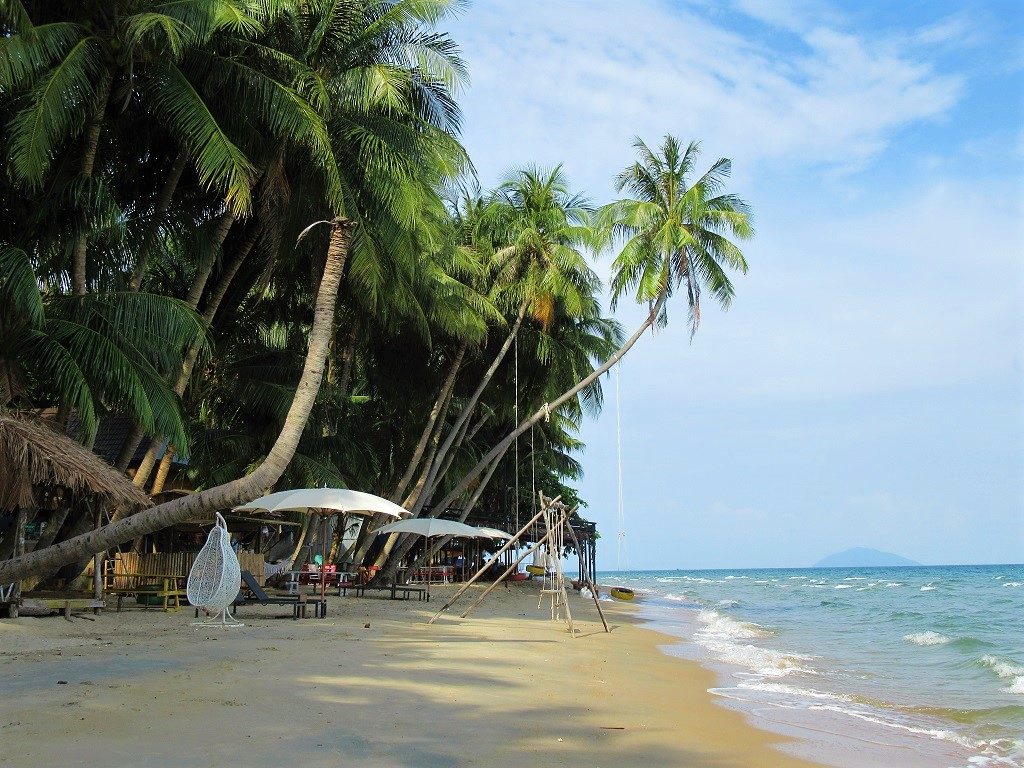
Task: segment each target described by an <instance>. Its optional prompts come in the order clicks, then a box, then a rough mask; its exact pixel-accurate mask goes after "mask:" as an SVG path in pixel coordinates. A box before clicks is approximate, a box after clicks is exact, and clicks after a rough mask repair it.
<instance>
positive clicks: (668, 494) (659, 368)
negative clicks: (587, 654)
mask: <svg viewBox="0 0 1024 768" xmlns="http://www.w3.org/2000/svg"><path fill="white" fill-rule="evenodd" d="M444 28H445V30H446V31H448V32H450V33H451V35H452V36H453V37H454V38H455V40H456V41H457V42H458V43H459V45H460V47H461V50H462V54H463V57H464V59H465V60H466V62H467V64H468V67H469V72H470V78H471V82H470V85H469V86H468V87H467V89H466V90H465V91H464V92H463V93H462V95H461V98H460V103H461V105H462V108H463V111H464V124H463V139H464V143H465V145H466V147H467V149H468V150H469V153H470V157H471V158H472V160H473V162H474V165H475V167H476V169H477V172H478V174H479V177H480V181H481V183H482V184H483V186H484V187H485V188H486V187H489V186H493V185H494V184H495V183H496V181H497V180H498V179H500V178H501V177H502V176H503V175H504V174H505V173H506V172H507V171H509V170H510V169H512V168H514V167H516V166H523V165H527V164H538V165H541V166H552V165H555V164H557V163H562V164H563V167H564V170H565V172H566V174H567V175H568V177H569V179H570V180H571V182H572V184H573V185H574V187H575V188H577V189H579V190H582V191H584V192H585V193H586V194H587V196H588V197H589V198H590V200H591V201H592V202H593V203H594V204H602V203H605V202H608V201H609V200H612V199H615V197H616V193H615V190H614V187H613V182H612V180H613V177H614V175H615V174H616V173H617V172H618V171H619V170H620V169H622V168H623V167H625V166H626V165H627V164H629V163H630V162H632V160H633V158H634V151H633V149H632V142H633V140H634V137H636V136H639V137H641V138H643V139H644V140H645V141H646V142H648V143H649V144H657V143H658V142H659V141H660V140H661V139H662V137H663V136H664V135H665V134H666V133H672V134H674V135H675V136H677V137H679V138H680V139H681V140H682V141H688V140H690V139H698V140H699V141H700V142H701V144H702V147H703V150H704V153H703V162H704V165H708V164H710V163H711V162H713V161H714V160H715V159H717V158H718V157H722V156H725V157H729V158H731V159H732V161H733V176H732V180H731V185H730V186H731V190H732V191H733V192H735V193H737V194H739V195H740V196H741V197H743V198H744V199H746V200H747V201H748V202H749V203H750V204H751V206H752V207H753V210H754V224H755V228H756V230H757V234H756V237H755V238H754V239H753V240H752V241H750V242H749V243H746V244H745V245H744V253H745V254H746V257H747V260H748V262H749V265H750V269H749V273H748V274H747V275H742V276H737V277H736V281H735V282H736V299H735V302H734V304H733V306H732V307H731V308H730V309H729V311H728V312H722V311H719V310H717V309H712V306H711V304H710V303H708V304H706V305H705V306H704V316H703V320H702V323H701V327H700V329H699V331H698V332H697V334H696V336H695V337H694V338H693V340H692V341H691V340H690V338H689V333H688V330H687V326H686V311H685V306H684V305H683V304H682V303H681V302H680V301H679V300H678V298H677V299H676V300H675V301H674V303H673V304H671V305H670V307H669V319H670V322H669V326H668V328H666V329H664V330H662V331H659V332H658V333H657V334H656V335H650V334H648V335H647V336H646V337H644V338H643V339H641V340H640V342H639V343H638V344H637V346H636V347H634V349H633V350H632V351H631V352H630V353H629V355H628V356H627V357H626V358H625V359H624V361H623V362H622V364H621V370H620V391H621V397H620V407H621V411H620V413H621V420H622V432H621V437H622V453H623V456H622V473H623V488H622V490H623V497H624V501H625V527H624V530H625V536H624V537H622V538H621V542H622V543H623V544H624V547H623V550H624V551H623V557H622V561H621V565H622V566H623V567H627V566H628V567H631V568H638V569H641V568H651V569H653V568H715V567H723V568H728V567H737V568H738V567H796V566H805V565H811V564H813V563H814V562H816V561H817V560H819V559H820V558H822V557H824V556H826V555H828V554H831V553H833V552H836V551H839V550H843V549H846V548H849V547H854V546H867V547H874V548H876V549H881V550H885V551H890V552H895V553H898V554H900V555H903V556H905V557H909V558H911V559H914V560H917V561H920V562H922V563H927V564H948V563H1006V562H1022V561H1024V120H1022V118H1024V3H1020V2H1018V1H1017V0H1009V1H1007V2H971V1H970V0H966V1H964V2H955V3H944V2H939V1H937V0H927V1H925V0H921V1H920V2H912V1H911V0H907V1H906V2H900V3H890V2H881V1H877V2H851V3H845V4H839V3H831V2H817V1H816V0H806V1H804V0H715V1H713V0H693V1H692V2H683V0H672V1H669V0H633V1H626V2H622V1H621V0H585V1H584V0H578V1H577V0H562V1H560V2H555V1H554V0H546V1H545V0H477V2H475V3H473V4H472V5H470V6H468V7H467V8H466V9H464V10H463V11H462V12H461V13H460V14H459V15H458V17H456V18H455V19H454V20H450V21H448V22H447V23H446V24H445V26H444ZM597 270H598V272H599V273H600V274H601V275H602V278H603V279H604V280H605V281H606V282H607V279H608V276H609V274H610V254H601V255H600V256H599V257H598V258H597ZM616 316H617V317H618V319H619V320H620V321H621V322H622V323H623V325H624V326H625V328H626V329H627V330H628V329H630V328H633V327H636V326H637V325H638V324H639V323H640V321H641V320H642V316H643V313H642V310H641V309H640V308H639V307H637V306H635V305H629V303H628V302H622V303H620V305H619V307H618V309H617V311H616ZM606 386H607V387H608V388H607V389H606V392H607V394H608V397H607V399H606V406H605V410H604V413H603V414H602V416H601V417H600V418H599V419H598V420H596V421H589V422H588V423H586V424H585V426H584V428H583V430H582V438H583V439H584V440H585V442H586V443H587V448H586V451H585V452H584V453H583V454H582V455H581V457H580V458H581V461H582V463H583V466H584V469H585V472H586V475H585V477H584V478H583V479H582V481H581V482H580V488H581V492H582V495H583V497H584V498H585V499H587V501H588V502H589V507H588V509H587V510H586V511H585V515H586V516H587V517H589V518H591V519H594V520H595V521H596V522H597V523H598V527H599V530H600V531H601V534H602V539H601V541H600V542H599V549H598V565H599V567H600V568H602V569H613V568H615V567H616V566H617V565H618V564H619V562H620V561H619V560H618V552H617V550H618V544H619V542H620V538H619V536H618V535H617V531H618V525H617V522H616V511H617V506H616V498H617V485H616V467H617V459H616V427H615V421H616V419H615V398H614V380H612V379H608V380H607V381H606Z"/></svg>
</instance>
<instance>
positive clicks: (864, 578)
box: [843, 576, 868, 581]
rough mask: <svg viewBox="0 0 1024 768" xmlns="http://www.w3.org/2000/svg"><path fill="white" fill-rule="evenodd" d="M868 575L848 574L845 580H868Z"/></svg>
mask: <svg viewBox="0 0 1024 768" xmlns="http://www.w3.org/2000/svg"><path fill="white" fill-rule="evenodd" d="M867 580H868V577H867V576H847V577H846V578H845V579H843V581H867Z"/></svg>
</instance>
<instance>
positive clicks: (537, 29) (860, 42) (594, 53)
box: [452, 0, 961, 196]
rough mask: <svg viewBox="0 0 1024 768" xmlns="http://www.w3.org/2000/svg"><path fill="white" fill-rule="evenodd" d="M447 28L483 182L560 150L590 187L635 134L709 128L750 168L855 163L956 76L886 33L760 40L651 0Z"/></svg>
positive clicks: (604, 182)
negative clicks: (467, 79)
mask: <svg viewBox="0 0 1024 768" xmlns="http://www.w3.org/2000/svg"><path fill="white" fill-rule="evenodd" d="M746 7H747V10H748V11H751V6H750V4H749V3H747V5H746ZM763 7H764V8H767V7H768V6H763ZM790 7H791V6H785V8H790ZM775 8H776V10H777V11H779V9H783V10H784V8H783V6H775ZM779 12H781V11H779ZM787 13H789V12H787ZM794 13H795V12H794ZM790 15H792V14H790ZM762 16H764V17H765V19H766V20H769V21H773V22H775V23H783V22H784V20H780V19H778V18H774V17H771V16H770V15H769V14H767V13H762ZM795 16H796V17H800V18H802V17H801V15H800V14H799V13H795ZM710 18H712V19H714V18H716V17H713V16H712V17H710ZM811 18H816V17H811ZM452 32H453V35H454V37H455V38H456V39H457V40H458V41H459V42H460V44H461V45H462V47H463V50H464V52H465V56H466V58H467V60H468V63H469V66H470V70H471V72H472V77H473V83H472V86H471V88H470V90H469V93H468V94H467V95H466V97H465V98H464V99H463V105H464V108H465V111H466V125H467V136H466V140H467V144H468V145H469V148H470V150H471V154H472V156H473V157H474V160H475V161H476V162H477V163H478V165H479V167H480V169H481V172H482V175H483V177H484V181H485V182H490V181H492V180H493V177H494V176H495V175H497V174H498V173H500V172H501V171H502V170H504V168H503V167H502V166H501V164H515V163H517V162H525V161H538V162H544V163H553V162H558V161H562V160H564V161H566V166H567V169H568V171H569V172H570V174H571V176H572V177H573V179H574V180H575V181H576V182H577V183H578V184H581V185H582V186H584V187H585V188H587V189H589V190H590V191H592V192H593V193H594V194H595V195H597V196H603V195H606V194H610V190H609V179H610V178H611V177H612V174H613V173H614V172H615V171H616V170H617V169H618V168H619V166H621V165H622V164H623V163H624V162H625V161H626V160H628V159H629V155H630V150H629V143H630V140H631V138H632V136H633V135H635V134H639V135H641V136H643V137H645V138H647V139H648V140H650V141H657V140H658V139H659V138H660V137H661V136H662V135H664V133H666V132H672V133H675V134H676V135H678V136H680V137H681V138H684V139H686V138H690V137H696V138H704V139H706V140H707V143H708V147H709V150H710V151H711V152H713V153H716V154H728V155H729V156H731V157H733V158H735V159H736V160H737V161H738V163H740V164H741V165H743V166H744V167H748V168H749V167H750V166H751V165H752V164H753V163H755V162H758V161H773V162H776V163H782V164H790V163H798V164H800V165H810V166H816V165H825V166H833V167H836V166H842V167H852V166H857V165H858V164H861V163H863V162H865V161H866V160H868V159H870V158H871V157H873V156H874V155H876V154H877V153H878V152H879V151H880V150H881V149H882V148H884V147H885V146H886V144H887V142H888V140H889V138H890V135H891V133H892V132H893V131H894V130H896V129H898V128H899V127H900V126H903V125H906V124H908V123H911V122H913V121H918V120H922V119H930V118H935V117H938V116H941V115H942V114H943V113H944V112H945V111H946V110H948V109H949V108H950V107H951V106H952V105H953V104H954V103H955V102H956V100H957V99H958V97H959V93H960V89H961V83H960V81H959V80H958V79H956V78H951V77H946V76H941V75H939V74H937V73H935V72H934V71H933V70H932V69H931V68H930V67H929V66H928V65H927V64H926V63H923V62H921V61H919V60H916V59H915V58H914V57H913V56H912V55H911V53H910V51H909V50H907V51H903V50H900V49H899V48H898V47H897V46H894V45H893V44H892V43H891V42H885V41H875V40H872V39H868V38H866V37H860V36H857V35H853V34H849V33H846V32H843V31H839V30H837V29H834V28H832V27H829V26H825V25H817V26H814V27H813V28H811V29H807V30H805V31H802V32H801V34H800V37H799V40H797V41H796V42H795V44H794V42H793V39H792V36H789V37H787V39H786V42H785V43H783V42H778V41H776V42H772V43H770V42H762V41H759V40H754V39H752V38H744V37H741V36H739V35H737V34H735V33H734V32H732V31H730V30H729V29H728V28H727V27H726V26H723V25H717V24H715V23H713V22H712V21H711V20H709V17H708V16H705V15H701V14H697V13H694V12H691V11H689V10H686V9H683V8H669V7H667V6H663V5H661V4H658V3H644V4H640V3H628V4H624V3H618V2H613V0H597V1H596V2H587V3H583V2H564V3H543V2H537V1H536V0H533V1H530V0H522V1H515V2H513V0H492V1H491V2H487V3H480V4H478V5H475V6H473V7H472V8H471V9H470V10H469V12H468V13H467V14H466V15H465V17H464V19H463V20H462V21H460V22H459V23H458V24H457V25H456V26H455V27H454V28H453V30H452Z"/></svg>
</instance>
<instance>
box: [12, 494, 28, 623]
mask: <svg viewBox="0 0 1024 768" xmlns="http://www.w3.org/2000/svg"><path fill="white" fill-rule="evenodd" d="M26 525H28V510H25V509H22V508H21V507H18V516H17V517H16V518H15V520H14V554H13V555H12V557H17V556H18V555H23V554H25V526H26ZM20 605H21V579H18V581H16V582H14V589H13V590H12V591H11V602H10V608H9V611H10V612H9V613H8V615H9V616H10V617H11V618H12V619H16V618H18V609H19V607H20Z"/></svg>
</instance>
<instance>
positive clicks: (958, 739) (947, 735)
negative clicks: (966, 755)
mask: <svg viewBox="0 0 1024 768" xmlns="http://www.w3.org/2000/svg"><path fill="white" fill-rule="evenodd" d="M808 709H811V710H821V711H825V712H836V713H838V714H842V715H848V716H850V717H856V718H858V719H860V720H864V721H866V722H869V723H875V724H876V725H883V726H886V727H887V728H897V729H899V730H901V731H908V732H909V733H916V734H918V735H919V736H930V737H931V738H933V739H941V740H942V741H949V742H952V743H953V744H959V745H960V746H961V747H966V748H967V749H970V750H976V749H978V748H979V747H981V746H982V745H981V744H979V743H978V742H976V741H974V740H973V739H968V738H966V737H965V736H962V735H960V734H958V733H954V732H953V731H950V730H947V729H945V728H922V727H920V726H916V725H909V724H906V723H897V722H894V721H892V720H889V719H887V718H885V717H882V716H879V714H875V713H873V712H872V713H868V712H863V711H860V710H858V709H853V708H850V707H842V706H837V705H835V704H812V705H810V706H809V707H808Z"/></svg>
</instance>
